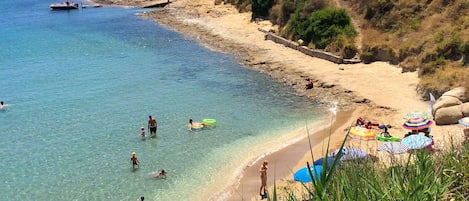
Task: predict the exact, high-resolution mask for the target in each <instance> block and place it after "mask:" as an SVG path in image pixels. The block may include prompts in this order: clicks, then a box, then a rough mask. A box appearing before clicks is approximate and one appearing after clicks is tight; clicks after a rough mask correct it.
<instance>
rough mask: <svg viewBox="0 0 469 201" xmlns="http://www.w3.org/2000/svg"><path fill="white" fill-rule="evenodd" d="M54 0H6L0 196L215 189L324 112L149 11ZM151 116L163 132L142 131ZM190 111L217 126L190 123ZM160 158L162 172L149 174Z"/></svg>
mask: <svg viewBox="0 0 469 201" xmlns="http://www.w3.org/2000/svg"><path fill="white" fill-rule="evenodd" d="M51 3H55V2H54V1H34V0H2V1H1V3H0V33H1V35H0V46H1V48H0V100H2V101H5V102H6V103H7V104H9V108H8V111H6V112H0V138H1V141H0V156H1V158H2V163H0V178H1V180H0V186H1V187H0V197H1V198H0V200H23V201H25V200H35V201H39V200H136V199H137V198H139V197H140V196H145V198H146V199H145V200H208V199H209V198H210V197H211V196H212V195H213V194H214V193H217V191H220V190H223V189H224V188H225V187H227V186H229V185H231V184H232V183H233V182H234V179H235V177H236V176H237V174H239V170H240V169H242V167H244V166H245V165H246V164H247V163H249V162H252V160H254V159H255V158H257V157H259V156H260V155H262V154H264V153H267V152H269V149H271V148H272V147H273V146H272V145H268V146H264V145H263V144H265V143H266V142H275V140H276V139H293V138H295V136H289V135H290V134H289V131H291V130H295V129H296V128H299V127H302V126H304V125H305V121H308V122H313V121H316V120H318V119H320V118H321V116H323V114H324V111H323V108H321V107H319V106H317V105H316V104H315V103H314V102H312V101H309V100H306V99H304V98H302V97H298V96H296V95H295V94H294V92H292V91H291V89H289V88H288V87H286V86H284V85H282V84H279V83H276V82H274V81H273V80H271V79H270V78H269V77H268V76H266V75H264V74H260V73H258V72H254V71H251V70H247V69H245V68H243V67H242V66H240V65H239V64H238V63H237V62H236V61H235V60H233V59H232V58H230V57H229V56H228V55H224V54H220V53H216V52H212V51H210V50H207V49H205V48H203V47H201V46H200V45H198V44H197V43H195V42H194V41H191V40H187V39H184V38H183V37H182V36H181V35H180V34H178V33H175V32H172V31H169V30H166V29H164V28H162V27H161V26H159V25H158V24H157V23H154V22H152V21H148V20H144V19H140V18H138V17H137V16H135V13H138V12H141V11H142V10H137V9H125V8H116V7H113V8H89V9H84V10H75V11H69V12H68V11H61V12H55V11H50V10H49V7H48V6H49V4H51ZM148 115H153V116H154V117H156V119H157V121H158V124H159V127H158V137H157V138H156V139H150V138H149V139H147V140H145V141H142V140H140V139H139V137H138V135H137V134H138V133H139V128H140V127H141V126H145V127H146V121H147V117H148ZM189 118H192V119H194V120H195V121H200V120H202V119H203V118H214V119H217V121H218V125H217V126H216V127H215V128H213V129H208V130H201V131H197V132H189V131H188V130H187V122H188V120H189ZM296 137H297V136H296ZM287 141H288V140H287ZM277 143H278V142H277ZM133 151H135V152H137V156H138V158H139V160H140V161H141V167H140V168H139V169H138V170H136V171H134V170H132V169H131V165H130V161H129V159H130V155H131V152H133ZM160 169H165V170H167V171H168V178H167V179H165V180H155V179H152V178H150V177H149V173H151V172H155V171H159V170H160Z"/></svg>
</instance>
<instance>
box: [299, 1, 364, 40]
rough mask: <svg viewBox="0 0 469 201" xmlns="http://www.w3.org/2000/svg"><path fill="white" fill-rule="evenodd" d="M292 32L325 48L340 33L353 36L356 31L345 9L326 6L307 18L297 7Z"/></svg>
mask: <svg viewBox="0 0 469 201" xmlns="http://www.w3.org/2000/svg"><path fill="white" fill-rule="evenodd" d="M290 29H291V33H293V35H294V36H296V38H295V40H296V39H298V38H301V39H303V40H304V41H305V42H306V43H313V44H314V45H315V47H316V48H319V49H324V48H325V47H326V46H327V45H329V44H330V43H331V42H332V41H334V40H335V39H336V37H337V36H338V35H341V34H343V35H345V36H346V37H349V38H353V37H355V36H356V34H357V33H356V31H355V29H354V28H353V26H352V24H351V19H350V17H349V15H348V14H347V12H346V11H345V10H344V9H338V10H335V9H331V8H325V9H322V10H318V11H315V12H313V13H312V14H311V16H310V17H308V18H307V19H304V20H302V17H301V10H300V9H297V11H296V12H295V15H294V17H293V18H292V19H291V26H290Z"/></svg>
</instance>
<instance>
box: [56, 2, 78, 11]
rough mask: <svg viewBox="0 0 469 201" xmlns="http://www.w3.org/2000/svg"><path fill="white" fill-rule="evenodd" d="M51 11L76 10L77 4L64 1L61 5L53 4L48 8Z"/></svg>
mask: <svg viewBox="0 0 469 201" xmlns="http://www.w3.org/2000/svg"><path fill="white" fill-rule="evenodd" d="M49 7H50V8H51V9H52V10H73V9H78V8H79V7H78V3H74V2H71V1H68V0H67V1H66V2H62V3H54V4H51V5H50V6H49Z"/></svg>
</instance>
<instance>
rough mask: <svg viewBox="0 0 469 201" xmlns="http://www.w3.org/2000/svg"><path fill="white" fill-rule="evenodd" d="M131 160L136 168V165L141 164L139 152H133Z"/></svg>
mask: <svg viewBox="0 0 469 201" xmlns="http://www.w3.org/2000/svg"><path fill="white" fill-rule="evenodd" d="M130 162H131V163H132V167H133V168H134V169H135V166H137V167H139V166H140V161H138V159H137V153H135V152H132V157H131V158H130Z"/></svg>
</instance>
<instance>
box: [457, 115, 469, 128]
mask: <svg viewBox="0 0 469 201" xmlns="http://www.w3.org/2000/svg"><path fill="white" fill-rule="evenodd" d="M458 123H459V124H461V125H463V126H469V117H464V118H462V119H460V120H458Z"/></svg>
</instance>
